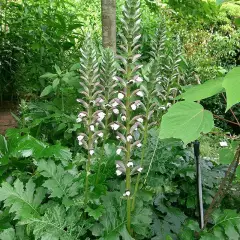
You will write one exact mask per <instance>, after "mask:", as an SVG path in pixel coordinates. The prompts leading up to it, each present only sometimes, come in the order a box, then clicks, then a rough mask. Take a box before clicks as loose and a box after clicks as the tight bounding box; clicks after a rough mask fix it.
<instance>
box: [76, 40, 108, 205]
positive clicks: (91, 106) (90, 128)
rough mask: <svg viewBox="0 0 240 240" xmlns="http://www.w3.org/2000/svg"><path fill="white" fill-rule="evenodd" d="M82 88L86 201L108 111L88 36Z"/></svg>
mask: <svg viewBox="0 0 240 240" xmlns="http://www.w3.org/2000/svg"><path fill="white" fill-rule="evenodd" d="M79 71H80V79H81V81H80V85H81V87H82V89H81V90H80V94H81V98H79V99H77V101H78V102H79V103H81V105H82V107H83V109H85V110H84V111H81V112H80V113H79V114H78V118H77V122H83V127H84V132H82V133H79V134H78V137H77V139H78V144H79V145H80V146H82V147H84V148H85V149H86V150H87V160H86V178H85V195H84V202H85V204H87V202H88V198H89V188H90V186H89V176H90V175H91V163H92V161H93V159H94V157H95V156H94V155H95V152H96V146H97V144H98V140H99V139H102V138H103V135H104V130H103V129H104V127H105V126H104V123H103V120H104V118H105V115H106V113H105V112H104V111H103V110H102V109H101V108H102V104H103V103H104V96H103V95H102V92H103V91H104V87H103V86H102V85H101V83H100V81H99V64H98V59H97V53H96V50H95V47H94V45H93V43H92V41H91V40H90V38H89V37H88V38H87V39H86V41H85V43H84V45H83V48H82V49H81V58H80V70H79Z"/></svg>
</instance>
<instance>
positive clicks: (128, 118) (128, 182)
mask: <svg viewBox="0 0 240 240" xmlns="http://www.w3.org/2000/svg"><path fill="white" fill-rule="evenodd" d="M129 73H130V69H129V68H128V74H127V75H128V76H129V75H130V74H129ZM130 101H131V89H130V86H129V85H127V96H126V124H127V125H126V136H128V135H130V121H131V112H130ZM126 149H127V153H126V160H125V167H126V190H128V191H130V192H131V170H130V167H128V166H127V164H128V162H129V161H130V158H131V143H130V142H127V144H126ZM127 229H128V232H129V233H131V197H128V199H127Z"/></svg>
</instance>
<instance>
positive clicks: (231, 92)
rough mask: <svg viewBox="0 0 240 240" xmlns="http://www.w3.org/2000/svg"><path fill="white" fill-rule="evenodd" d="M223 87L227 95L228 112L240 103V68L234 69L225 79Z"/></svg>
mask: <svg viewBox="0 0 240 240" xmlns="http://www.w3.org/2000/svg"><path fill="white" fill-rule="evenodd" d="M223 87H224V88H225V89H226V94H227V109H226V111H227V110H229V109H230V108H231V107H232V106H233V105H235V104H237V103H239V102H240V67H235V68H233V69H232V70H231V71H230V72H229V73H228V74H227V75H226V76H225V78H224V81H223Z"/></svg>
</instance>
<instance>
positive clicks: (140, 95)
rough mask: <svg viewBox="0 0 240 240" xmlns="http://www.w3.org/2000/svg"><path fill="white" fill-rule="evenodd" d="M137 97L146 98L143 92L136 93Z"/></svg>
mask: <svg viewBox="0 0 240 240" xmlns="http://www.w3.org/2000/svg"><path fill="white" fill-rule="evenodd" d="M136 95H137V96H139V97H143V96H144V93H143V91H138V92H137V93H136Z"/></svg>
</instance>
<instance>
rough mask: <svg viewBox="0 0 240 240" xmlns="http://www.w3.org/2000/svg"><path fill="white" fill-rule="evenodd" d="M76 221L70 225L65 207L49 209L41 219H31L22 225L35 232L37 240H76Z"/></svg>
mask: <svg viewBox="0 0 240 240" xmlns="http://www.w3.org/2000/svg"><path fill="white" fill-rule="evenodd" d="M74 220H75V219H72V223H71V224H69V223H68V222H67V215H66V211H65V209H64V207H63V206H55V207H53V208H50V209H48V210H47V211H46V213H45V214H44V216H42V217H41V218H31V219H28V220H26V221H24V222H22V224H27V225H28V226H29V227H30V228H31V229H32V230H33V234H34V235H35V239H44V240H76V239H78V238H77V237H76V235H75V230H76V227H75V223H74Z"/></svg>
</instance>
